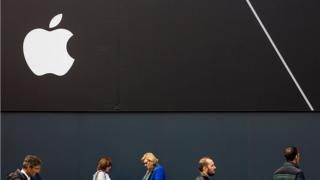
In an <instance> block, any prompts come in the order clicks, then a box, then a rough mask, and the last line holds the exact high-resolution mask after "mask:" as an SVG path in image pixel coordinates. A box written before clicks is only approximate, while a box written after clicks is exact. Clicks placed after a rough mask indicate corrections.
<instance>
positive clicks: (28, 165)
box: [22, 155, 41, 176]
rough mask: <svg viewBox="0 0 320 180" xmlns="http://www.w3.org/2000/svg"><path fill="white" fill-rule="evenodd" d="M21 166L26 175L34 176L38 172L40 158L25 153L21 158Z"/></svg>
mask: <svg viewBox="0 0 320 180" xmlns="http://www.w3.org/2000/svg"><path fill="white" fill-rule="evenodd" d="M22 168H23V169H24V171H25V172H26V173H27V175H28V176H35V175H36V174H39V173H40V170H41V160H40V159H39V158H38V157H37V156H34V155H27V156H26V157H25V158H24V160H23V164H22Z"/></svg>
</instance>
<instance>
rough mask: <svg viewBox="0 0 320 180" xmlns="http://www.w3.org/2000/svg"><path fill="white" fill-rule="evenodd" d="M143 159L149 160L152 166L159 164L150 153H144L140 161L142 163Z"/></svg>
mask: <svg viewBox="0 0 320 180" xmlns="http://www.w3.org/2000/svg"><path fill="white" fill-rule="evenodd" d="M145 159H147V160H150V161H151V162H152V163H153V164H154V165H156V164H158V162H159V159H158V158H157V157H156V156H155V155H154V154H153V153H151V152H147V153H144V155H143V156H142V158H141V161H142V162H143V161H144V160H145Z"/></svg>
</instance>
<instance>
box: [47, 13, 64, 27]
mask: <svg viewBox="0 0 320 180" xmlns="http://www.w3.org/2000/svg"><path fill="white" fill-rule="evenodd" d="M61 19H62V14H58V15H56V16H55V17H53V18H52V19H51V21H50V24H49V28H54V27H56V26H57V25H58V24H59V23H60V21H61Z"/></svg>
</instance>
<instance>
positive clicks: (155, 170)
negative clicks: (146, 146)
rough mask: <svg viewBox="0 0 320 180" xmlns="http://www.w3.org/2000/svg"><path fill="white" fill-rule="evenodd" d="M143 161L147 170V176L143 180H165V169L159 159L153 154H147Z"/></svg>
mask: <svg viewBox="0 0 320 180" xmlns="http://www.w3.org/2000/svg"><path fill="white" fill-rule="evenodd" d="M141 161H142V162H143V164H144V166H145V167H146V168H147V171H146V174H145V175H144V176H143V178H142V180H165V179H166V175H165V171H164V168H163V167H162V166H161V165H160V164H159V159H158V158H157V157H156V156H155V155H154V154H152V153H151V152H147V153H145V154H144V155H143V156H142V158H141Z"/></svg>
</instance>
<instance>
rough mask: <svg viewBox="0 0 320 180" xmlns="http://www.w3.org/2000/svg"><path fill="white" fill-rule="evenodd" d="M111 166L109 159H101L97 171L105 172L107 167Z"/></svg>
mask: <svg viewBox="0 0 320 180" xmlns="http://www.w3.org/2000/svg"><path fill="white" fill-rule="evenodd" d="M111 166H112V159H111V158H110V157H103V158H101V159H100V160H99V162H98V166H97V170H98V171H99V170H101V171H105V170H106V169H107V167H111Z"/></svg>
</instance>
